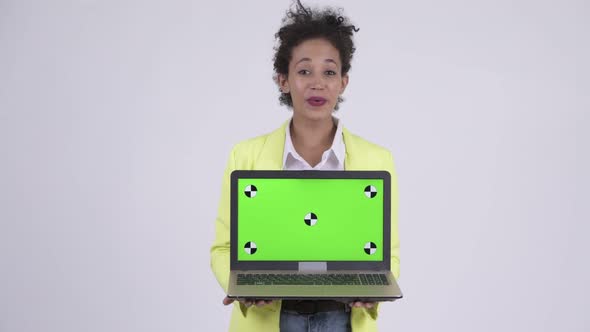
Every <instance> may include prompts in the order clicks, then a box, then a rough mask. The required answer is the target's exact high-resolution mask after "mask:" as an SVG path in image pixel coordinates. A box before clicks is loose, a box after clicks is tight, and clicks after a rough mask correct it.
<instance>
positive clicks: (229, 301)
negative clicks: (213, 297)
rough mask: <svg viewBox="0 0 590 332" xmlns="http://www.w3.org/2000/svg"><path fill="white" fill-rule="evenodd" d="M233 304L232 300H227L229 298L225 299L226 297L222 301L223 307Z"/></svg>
mask: <svg viewBox="0 0 590 332" xmlns="http://www.w3.org/2000/svg"><path fill="white" fill-rule="evenodd" d="M233 302H234V299H230V298H229V297H227V296H226V297H225V298H224V299H223V305H230V304H232V303H233Z"/></svg>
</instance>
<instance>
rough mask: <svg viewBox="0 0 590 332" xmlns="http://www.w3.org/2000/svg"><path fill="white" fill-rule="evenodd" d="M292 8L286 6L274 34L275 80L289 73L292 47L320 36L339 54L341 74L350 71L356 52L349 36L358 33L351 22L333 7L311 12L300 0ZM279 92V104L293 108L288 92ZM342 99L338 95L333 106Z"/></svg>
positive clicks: (336, 108)
mask: <svg viewBox="0 0 590 332" xmlns="http://www.w3.org/2000/svg"><path fill="white" fill-rule="evenodd" d="M295 5H296V6H295V9H289V10H288V11H287V14H286V16H285V17H284V18H283V20H282V26H281V28H280V29H279V31H278V32H277V33H276V34H275V38H276V39H277V41H278V46H276V47H275V48H274V49H275V55H274V58H273V61H274V71H275V74H274V80H275V82H278V76H279V75H281V74H282V75H285V76H288V74H289V62H291V57H292V51H293V48H294V47H296V46H298V45H299V44H301V43H302V42H304V41H306V40H309V39H315V38H323V39H326V40H327V41H329V42H330V43H331V44H332V45H333V46H334V48H336V49H337V50H338V53H339V54H340V61H341V63H342V68H341V72H342V76H344V75H346V74H347V73H348V71H349V70H350V62H351V60H352V56H353V54H354V51H355V47H354V42H353V40H352V35H353V33H354V32H358V31H359V29H357V28H356V27H355V26H354V25H352V24H350V22H349V19H348V18H347V17H344V16H341V15H340V14H339V13H340V12H341V11H342V9H340V10H336V9H334V8H330V7H327V8H324V9H321V10H316V11H312V10H311V9H310V8H306V7H304V6H303V5H302V4H301V2H300V1H299V0H297V2H296V4H295ZM279 91H280V92H281V94H280V96H279V102H280V104H281V105H286V106H288V107H289V108H292V107H293V100H292V99H291V94H289V93H283V92H282V91H281V90H280V87H279ZM342 101H343V99H342V98H341V97H338V102H337V103H336V106H335V107H334V109H335V110H338V108H339V107H338V106H339V104H340V103H341V102H342Z"/></svg>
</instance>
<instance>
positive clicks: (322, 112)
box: [303, 108, 333, 120]
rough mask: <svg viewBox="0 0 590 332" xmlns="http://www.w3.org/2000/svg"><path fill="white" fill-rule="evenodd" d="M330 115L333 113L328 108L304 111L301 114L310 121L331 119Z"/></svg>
mask: <svg viewBox="0 0 590 332" xmlns="http://www.w3.org/2000/svg"><path fill="white" fill-rule="evenodd" d="M332 113H333V109H329V108H325V109H324V108H322V109H305V112H303V116H304V117H306V118H308V119H310V120H323V119H326V118H331V117H332Z"/></svg>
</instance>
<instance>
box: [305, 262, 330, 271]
mask: <svg viewBox="0 0 590 332" xmlns="http://www.w3.org/2000/svg"><path fill="white" fill-rule="evenodd" d="M327 270H328V263H327V262H299V272H326V271H327Z"/></svg>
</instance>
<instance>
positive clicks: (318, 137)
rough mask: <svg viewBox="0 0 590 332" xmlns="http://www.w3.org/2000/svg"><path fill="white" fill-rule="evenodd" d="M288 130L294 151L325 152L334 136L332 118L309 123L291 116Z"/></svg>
mask: <svg viewBox="0 0 590 332" xmlns="http://www.w3.org/2000/svg"><path fill="white" fill-rule="evenodd" d="M290 130H291V140H292V141H293V146H294V147H295V150H298V151H299V150H300V149H302V150H304V149H314V150H315V149H320V150H321V151H325V150H327V149H328V148H329V147H330V146H332V142H333V141H334V135H335V134H336V124H335V123H334V119H333V118H332V117H329V118H327V119H325V120H324V119H322V120H317V121H310V120H308V119H301V118H298V117H295V116H293V121H292V122H291V127H290Z"/></svg>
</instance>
